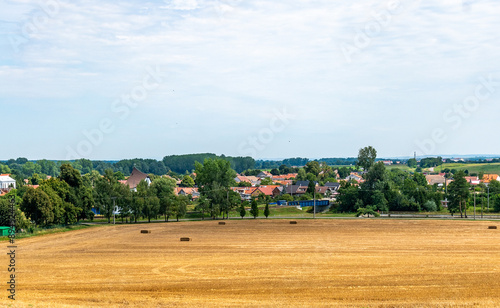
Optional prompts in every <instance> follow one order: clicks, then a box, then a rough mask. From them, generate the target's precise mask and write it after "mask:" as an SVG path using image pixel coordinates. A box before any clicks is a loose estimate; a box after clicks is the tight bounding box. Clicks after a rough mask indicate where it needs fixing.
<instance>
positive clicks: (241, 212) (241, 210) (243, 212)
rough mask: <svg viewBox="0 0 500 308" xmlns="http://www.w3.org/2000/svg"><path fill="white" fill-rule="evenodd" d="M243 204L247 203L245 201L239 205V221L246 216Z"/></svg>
mask: <svg viewBox="0 0 500 308" xmlns="http://www.w3.org/2000/svg"><path fill="white" fill-rule="evenodd" d="M245 203H247V201H245V202H242V203H241V205H240V216H241V219H243V217H245V216H246V214H247V210H246V209H245Z"/></svg>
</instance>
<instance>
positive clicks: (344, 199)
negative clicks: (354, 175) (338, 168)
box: [337, 181, 361, 213]
mask: <svg viewBox="0 0 500 308" xmlns="http://www.w3.org/2000/svg"><path fill="white" fill-rule="evenodd" d="M358 199H359V188H358V187H357V186H355V185H353V184H351V183H349V182H344V181H342V182H341V184H340V188H339V195H338V197H337V202H338V210H339V211H340V212H348V213H352V212H355V211H356V210H357V207H356V202H357V201H358ZM360 201H361V200H360Z"/></svg>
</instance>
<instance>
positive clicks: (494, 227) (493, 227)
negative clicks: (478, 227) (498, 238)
mask: <svg viewBox="0 0 500 308" xmlns="http://www.w3.org/2000/svg"><path fill="white" fill-rule="evenodd" d="M496 228H497V226H489V227H488V229H496Z"/></svg>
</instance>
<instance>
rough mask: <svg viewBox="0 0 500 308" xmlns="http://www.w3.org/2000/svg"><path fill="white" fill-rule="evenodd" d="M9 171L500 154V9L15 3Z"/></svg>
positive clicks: (441, 0)
mask: <svg viewBox="0 0 500 308" xmlns="http://www.w3.org/2000/svg"><path fill="white" fill-rule="evenodd" d="M1 7H2V10H1V11H0V35H1V36H2V39H1V41H0V44H1V45H0V83H1V88H0V89H1V92H0V117H1V120H2V126H1V127H2V128H3V129H2V131H3V133H2V137H1V141H2V146H1V150H0V159H9V158H15V157H19V156H22V157H27V158H29V159H40V158H47V159H72V158H79V157H85V158H89V159H122V158H134V157H141V158H162V157H163V156H165V155H171V154H186V153H200V152H212V153H217V154H225V155H236V156H240V155H251V156H253V157H254V158H286V157H297V156H300V157H310V158H319V157H342V156H356V155H357V151H358V149H359V148H361V147H364V146H367V145H372V146H374V147H375V148H376V149H377V150H378V153H379V156H386V157H388V156H408V155H412V154H413V152H414V151H417V154H419V155H423V154H428V155H433V154H476V153H481V154H500V143H499V142H498V138H497V136H496V135H497V131H498V120H499V117H498V116H499V115H500V104H499V101H500V61H499V60H498V56H499V55H500V31H499V30H498V29H500V18H498V16H499V14H500V3H498V1H493V0H492V1H486V0H484V1H483V0H437V1H436V0H434V1H424V0H420V1H418V0H417V1H414V0H412V1H410V0H401V1H393V0H390V1H372V0H364V1H347V0H346V1H342V0H338V1H334V0H288V1H274V0H266V1H260V0H257V1H246V0H212V1H201V0H171V1H169V0H165V1H139V0H137V1H135V0H130V1H107V2H104V3H103V1H93V0H86V1H80V0H72V1H69V0H33V1H31V0H15V1H9V0H7V1H5V0H3V1H1Z"/></svg>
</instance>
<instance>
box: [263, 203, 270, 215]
mask: <svg viewBox="0 0 500 308" xmlns="http://www.w3.org/2000/svg"><path fill="white" fill-rule="evenodd" d="M269 213H270V212H269V203H266V208H265V209H264V216H266V218H267V217H268V216H269Z"/></svg>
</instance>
